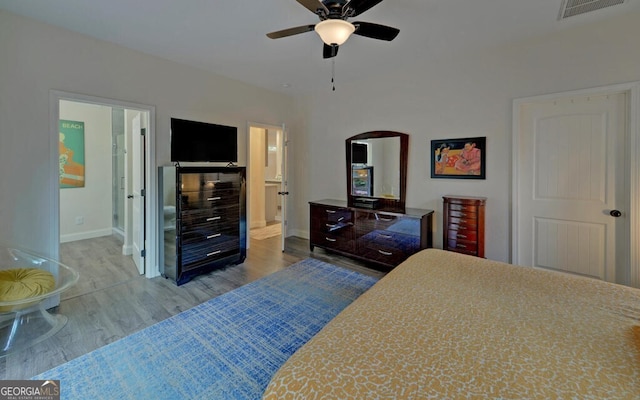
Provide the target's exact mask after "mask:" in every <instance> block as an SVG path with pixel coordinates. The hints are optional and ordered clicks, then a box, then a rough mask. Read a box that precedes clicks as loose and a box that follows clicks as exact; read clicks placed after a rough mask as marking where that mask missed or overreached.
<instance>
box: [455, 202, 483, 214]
mask: <svg viewBox="0 0 640 400" xmlns="http://www.w3.org/2000/svg"><path fill="white" fill-rule="evenodd" d="M448 206H449V210H451V211H459V212H472V213H477V212H478V206H476V205H469V204H456V203H449V205H448Z"/></svg>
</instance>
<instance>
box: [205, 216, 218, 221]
mask: <svg viewBox="0 0 640 400" xmlns="http://www.w3.org/2000/svg"><path fill="white" fill-rule="evenodd" d="M219 219H222V217H211V218H207V221H217V220H219Z"/></svg>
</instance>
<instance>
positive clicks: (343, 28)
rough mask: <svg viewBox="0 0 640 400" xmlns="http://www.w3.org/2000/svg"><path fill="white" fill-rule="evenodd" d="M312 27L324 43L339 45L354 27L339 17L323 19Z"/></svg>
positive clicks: (347, 37) (353, 30)
mask: <svg viewBox="0 0 640 400" xmlns="http://www.w3.org/2000/svg"><path fill="white" fill-rule="evenodd" d="M314 29H315V31H316V32H317V33H318V35H319V36H320V38H321V39H322V41H323V42H324V43H325V44H328V45H329V46H331V45H338V46H340V45H342V44H343V43H344V42H346V41H347V39H349V36H351V34H352V33H353V32H355V30H356V27H355V26H353V24H352V23H350V22H347V21H343V20H341V19H325V20H324V21H321V22H318V23H317V24H316V26H315V28H314Z"/></svg>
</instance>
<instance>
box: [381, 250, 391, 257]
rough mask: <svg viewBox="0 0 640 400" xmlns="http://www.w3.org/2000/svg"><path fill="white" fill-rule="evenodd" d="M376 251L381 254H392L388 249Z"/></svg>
mask: <svg viewBox="0 0 640 400" xmlns="http://www.w3.org/2000/svg"><path fill="white" fill-rule="evenodd" d="M378 253H380V254H382V255H383V256H392V255H393V253H390V252H388V251H384V250H378Z"/></svg>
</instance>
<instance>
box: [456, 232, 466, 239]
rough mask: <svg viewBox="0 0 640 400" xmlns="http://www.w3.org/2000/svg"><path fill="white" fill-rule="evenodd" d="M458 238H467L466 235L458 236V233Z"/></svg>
mask: <svg viewBox="0 0 640 400" xmlns="http://www.w3.org/2000/svg"><path fill="white" fill-rule="evenodd" d="M458 237H459V238H463V239H466V238H467V235H461V234H459V233H458Z"/></svg>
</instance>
